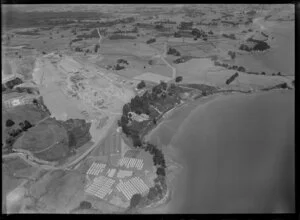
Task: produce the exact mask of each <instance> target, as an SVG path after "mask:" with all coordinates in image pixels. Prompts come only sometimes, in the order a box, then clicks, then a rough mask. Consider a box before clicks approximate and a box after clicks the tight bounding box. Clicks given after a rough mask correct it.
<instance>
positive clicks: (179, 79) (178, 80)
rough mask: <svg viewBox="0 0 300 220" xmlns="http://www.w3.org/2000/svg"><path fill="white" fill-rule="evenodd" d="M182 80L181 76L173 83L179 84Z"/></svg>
mask: <svg viewBox="0 0 300 220" xmlns="http://www.w3.org/2000/svg"><path fill="white" fill-rule="evenodd" d="M182 79H183V77H182V76H177V77H176V78H175V82H177V83H178V82H181V81H182Z"/></svg>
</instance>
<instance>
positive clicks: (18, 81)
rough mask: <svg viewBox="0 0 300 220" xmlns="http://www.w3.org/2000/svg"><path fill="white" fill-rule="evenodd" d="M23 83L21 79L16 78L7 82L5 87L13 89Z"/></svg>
mask: <svg viewBox="0 0 300 220" xmlns="http://www.w3.org/2000/svg"><path fill="white" fill-rule="evenodd" d="M22 83H23V81H22V80H21V79H20V78H18V77H16V78H14V79H12V80H9V81H7V82H6V83H5V84H4V85H5V87H6V88H8V89H13V88H14V87H15V86H16V85H20V84H22Z"/></svg>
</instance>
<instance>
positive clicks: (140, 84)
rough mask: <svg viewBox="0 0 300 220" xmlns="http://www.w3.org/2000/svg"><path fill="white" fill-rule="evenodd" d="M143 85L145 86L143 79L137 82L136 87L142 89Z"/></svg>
mask: <svg viewBox="0 0 300 220" xmlns="http://www.w3.org/2000/svg"><path fill="white" fill-rule="evenodd" d="M145 86H146V83H145V81H144V80H142V81H141V82H139V84H137V88H138V89H142V88H144V87H145Z"/></svg>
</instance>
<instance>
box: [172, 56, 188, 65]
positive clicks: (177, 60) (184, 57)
mask: <svg viewBox="0 0 300 220" xmlns="http://www.w3.org/2000/svg"><path fill="white" fill-rule="evenodd" d="M190 59H192V57H191V56H182V57H180V58H178V59H176V60H174V61H173V63H175V64H179V63H185V62H187V61H189V60H190Z"/></svg>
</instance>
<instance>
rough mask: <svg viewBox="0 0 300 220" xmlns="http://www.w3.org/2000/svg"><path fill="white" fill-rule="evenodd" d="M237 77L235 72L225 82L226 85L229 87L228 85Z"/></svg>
mask: <svg viewBox="0 0 300 220" xmlns="http://www.w3.org/2000/svg"><path fill="white" fill-rule="evenodd" d="M238 76H239V74H238V73H237V72H236V73H235V74H233V75H232V76H231V77H230V78H229V79H227V80H226V84H227V85H229V84H230V83H232V81H233V80H235V78H237V77H238Z"/></svg>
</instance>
